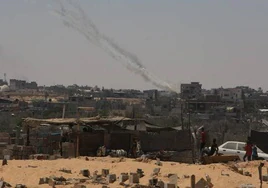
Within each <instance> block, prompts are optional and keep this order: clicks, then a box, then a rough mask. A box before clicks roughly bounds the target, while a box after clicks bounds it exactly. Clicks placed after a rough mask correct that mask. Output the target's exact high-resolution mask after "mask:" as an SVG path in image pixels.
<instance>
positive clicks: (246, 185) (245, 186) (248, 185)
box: [240, 184, 256, 188]
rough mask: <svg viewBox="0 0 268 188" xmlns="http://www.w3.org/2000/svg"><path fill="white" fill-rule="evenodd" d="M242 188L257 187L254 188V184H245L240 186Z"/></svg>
mask: <svg viewBox="0 0 268 188" xmlns="http://www.w3.org/2000/svg"><path fill="white" fill-rule="evenodd" d="M240 188H256V187H255V186H253V185H252V184H243V185H241V186H240Z"/></svg>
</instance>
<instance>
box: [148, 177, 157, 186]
mask: <svg viewBox="0 0 268 188" xmlns="http://www.w3.org/2000/svg"><path fill="white" fill-rule="evenodd" d="M157 183H158V179H157V178H153V179H149V186H156V185H157Z"/></svg>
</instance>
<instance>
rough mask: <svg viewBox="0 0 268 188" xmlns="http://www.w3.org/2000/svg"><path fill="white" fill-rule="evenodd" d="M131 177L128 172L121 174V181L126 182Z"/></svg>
mask: <svg viewBox="0 0 268 188" xmlns="http://www.w3.org/2000/svg"><path fill="white" fill-rule="evenodd" d="M128 179H129V176H128V174H120V175H119V183H125V182H126V181H127V180H128Z"/></svg>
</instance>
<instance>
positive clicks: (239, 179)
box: [0, 157, 268, 188]
mask: <svg viewBox="0 0 268 188" xmlns="http://www.w3.org/2000/svg"><path fill="white" fill-rule="evenodd" d="M259 163H260V162H251V163H238V165H239V166H240V167H242V168H244V167H245V169H246V171H248V172H250V173H252V177H247V176H243V175H240V174H238V173H237V172H235V171H233V170H232V168H231V167H230V166H231V164H211V165H194V164H191V165H189V164H181V163H174V162H163V165H162V166H161V167H160V168H161V173H160V175H159V176H158V179H161V180H162V181H165V182H167V180H168V179H167V178H166V176H167V174H171V173H173V174H174V173H176V174H177V175H178V176H179V181H178V186H179V187H183V188H185V187H189V186H190V179H187V178H184V175H188V176H191V175H193V174H194V175H196V179H197V180H199V179H200V178H202V177H203V178H205V174H208V175H209V176H210V177H211V179H212V183H213V184H214V187H215V188H221V187H224V188H226V187H228V188H235V187H240V185H241V184H252V185H254V186H256V187H259V180H258V170H257V166H258V165H259ZM157 167H158V166H156V165H155V161H151V162H149V163H143V162H137V161H134V160H133V159H124V160H120V159H118V158H110V157H107V158H89V160H88V161H87V160H85V158H79V159H58V160H50V161H49V160H44V161H38V160H10V161H8V165H7V166H3V167H2V166H1V168H0V177H3V179H4V181H6V182H8V183H10V184H11V185H12V186H15V185H16V184H24V185H26V186H27V187H30V188H34V187H49V186H48V185H38V183H39V179H40V178H41V177H49V176H51V175H55V176H57V177H58V176H63V177H65V178H83V177H82V175H80V174H79V172H80V171H81V170H82V169H88V170H89V171H90V173H91V174H92V173H93V172H94V171H95V170H98V172H99V173H101V170H102V169H110V173H114V174H116V175H117V176H118V175H119V174H120V173H122V172H136V170H137V168H141V169H143V171H144V172H145V177H143V178H141V179H140V184H141V185H148V180H149V179H150V177H151V174H152V172H153V169H154V168H157ZM266 167H268V163H267V162H265V167H264V169H263V174H266V173H267V171H266ZM62 168H65V169H68V170H72V174H66V173H63V172H60V171H59V170H60V169H62ZM222 173H223V174H229V176H223V175H222ZM84 185H86V186H87V187H102V185H94V184H91V183H90V181H89V182H88V183H85V184H84ZM57 187H72V186H60V185H59V186H57ZM109 187H111V188H117V187H122V186H120V185H119V183H118V181H117V182H115V183H113V184H110V185H109ZM263 187H268V184H266V183H264V184H263Z"/></svg>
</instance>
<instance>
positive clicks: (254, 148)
mask: <svg viewBox="0 0 268 188" xmlns="http://www.w3.org/2000/svg"><path fill="white" fill-rule="evenodd" d="M258 158H259V157H258V149H257V146H256V145H255V144H253V146H252V160H258Z"/></svg>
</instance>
